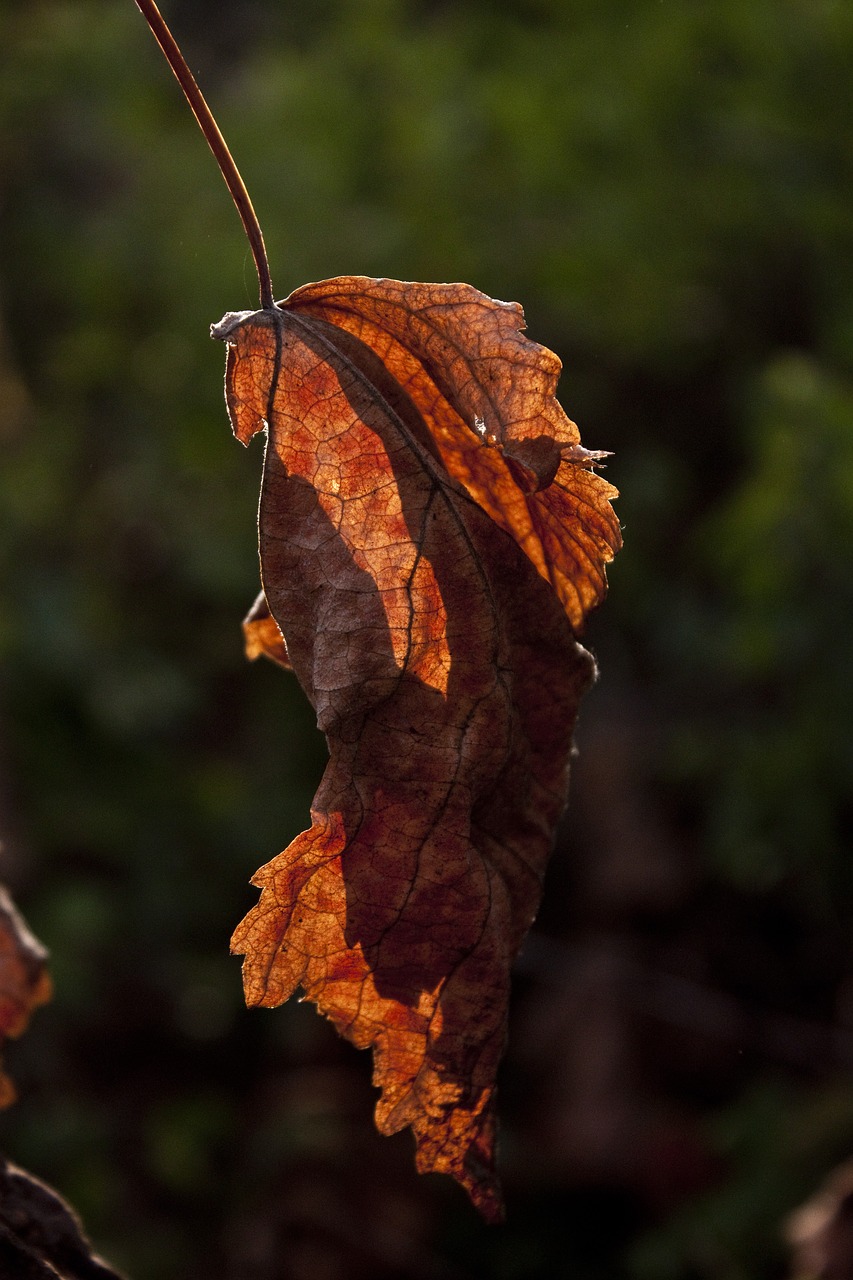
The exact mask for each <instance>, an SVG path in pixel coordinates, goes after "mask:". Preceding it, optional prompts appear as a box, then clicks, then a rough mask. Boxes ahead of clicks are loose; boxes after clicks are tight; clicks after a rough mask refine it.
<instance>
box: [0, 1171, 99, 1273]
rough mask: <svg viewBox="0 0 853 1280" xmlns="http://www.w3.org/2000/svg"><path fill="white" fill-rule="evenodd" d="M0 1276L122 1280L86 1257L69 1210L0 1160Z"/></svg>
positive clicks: (85, 1247)
mask: <svg viewBox="0 0 853 1280" xmlns="http://www.w3.org/2000/svg"><path fill="white" fill-rule="evenodd" d="M0 1275H2V1276H8V1277H10V1280H11V1277H13V1276H14V1277H15V1280H122V1277H121V1276H120V1275H119V1273H118V1272H117V1271H113V1269H112V1268H111V1267H109V1266H108V1265H107V1264H106V1263H105V1262H104V1261H103V1259H101V1258H99V1257H97V1255H96V1254H94V1253H93V1252H92V1246H91V1245H90V1243H89V1241H88V1240H87V1239H86V1237H85V1235H84V1234H83V1228H82V1227H81V1225H80V1221H79V1219H78V1217H77V1215H76V1214H75V1213H74V1211H73V1209H71V1208H70V1207H69V1205H67V1204H66V1203H65V1201H64V1200H63V1199H62V1198H61V1196H59V1195H58V1194H57V1193H56V1192H55V1191H54V1190H53V1189H52V1188H51V1187H49V1186H47V1185H46V1184H45V1183H44V1182H40V1181H39V1179H38V1178H34V1177H33V1175H32V1174H31V1173H27V1172H26V1171H25V1170H24V1169H19V1168H17V1166H15V1165H13V1164H10V1163H9V1162H8V1161H7V1160H5V1159H4V1158H3V1157H2V1156H0Z"/></svg>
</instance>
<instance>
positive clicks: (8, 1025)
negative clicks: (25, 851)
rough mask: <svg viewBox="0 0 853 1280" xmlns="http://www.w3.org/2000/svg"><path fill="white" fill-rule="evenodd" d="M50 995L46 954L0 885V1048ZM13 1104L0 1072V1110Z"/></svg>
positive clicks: (9, 1084) (11, 1090) (10, 1089)
mask: <svg viewBox="0 0 853 1280" xmlns="http://www.w3.org/2000/svg"><path fill="white" fill-rule="evenodd" d="M51 994H52V989H51V982H50V975H49V974H48V972H47V952H46V951H45V949H44V947H43V946H42V945H41V943H40V942H39V941H38V940H37V939H36V938H34V937H33V935H32V934H31V933H30V931H29V929H28V928H27V926H26V924H25V923H24V921H23V919H22V917H21V915H20V913H19V912H18V910H17V909H16V907H15V904H14V903H13V902H12V899H11V898H10V896H9V894H8V892H7V891H6V890H5V889H4V888H3V887H2V885H0V1045H2V1043H3V1041H4V1040H6V1039H17V1037H18V1036H19V1035H21V1033H22V1032H23V1031H24V1030H26V1027H27V1023H28V1022H29V1020H30V1015H31V1014H32V1012H33V1010H34V1009H37V1008H38V1007H39V1005H41V1004H45V1003H46V1002H47V1001H48V1000H49V999H50V997H51ZM14 1100H15V1086H14V1085H13V1084H12V1081H11V1080H10V1079H9V1077H8V1076H7V1075H6V1074H5V1073H4V1072H3V1071H0V1107H8V1106H9V1104H10V1103H11V1102H14Z"/></svg>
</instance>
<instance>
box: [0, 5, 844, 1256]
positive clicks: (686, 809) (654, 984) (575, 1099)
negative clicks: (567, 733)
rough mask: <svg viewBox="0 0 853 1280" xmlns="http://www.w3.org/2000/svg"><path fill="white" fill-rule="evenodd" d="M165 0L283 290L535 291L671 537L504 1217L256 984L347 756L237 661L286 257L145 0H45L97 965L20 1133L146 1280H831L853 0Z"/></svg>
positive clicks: (2, 828) (604, 781) (59, 762)
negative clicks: (813, 1202)
mask: <svg viewBox="0 0 853 1280" xmlns="http://www.w3.org/2000/svg"><path fill="white" fill-rule="evenodd" d="M164 8H165V12H166V16H167V18H168V19H169V20H170V21H171V23H172V25H173V29H174V31H175V34H176V35H177V37H178V39H179V40H180V41H181V43H182V44H183V46H184V50H185V53H186V55H187V58H188V60H189V62H190V65H191V66H192V67H193V69H194V71H195V72H196V74H197V76H198V77H199V79H200V81H201V83H202V86H203V88H204V89H205V91H206V93H207V95H208V97H209V100H210V102H211V104H212V106H213V107H214V110H215V111H216V113H217V115H218V117H219V121H220V124H221V127H222V128H223V131H224V132H225V134H226V136H227V137H228V139H229V142H230V145H231V147H232V150H233V151H234V153H235V155H236V157H237V159H238V163H239V164H240V166H241V168H242V170H243V173H244V177H245V178H246V181H247V184H248V186H249V188H250V190H251V192H252V195H253V199H254V202H255V206H256V208H257V210H258V213H259V216H260V218H261V221H262V223H263V225H264V230H265V235H266V239H267V245H268V249H269V253H270V259H271V263H272V271H273V278H274V282H275V287H276V291H277V295H278V296H283V295H284V294H286V293H287V292H288V291H289V290H290V289H291V288H293V287H295V286H296V285H298V284H301V283H303V282H304V281H307V280H312V279H319V278H323V277H326V276H331V275H335V274H339V273H364V274H368V275H388V276H396V277H401V278H405V279H425V280H467V281H469V282H471V283H472V284H475V285H476V286H478V287H479V288H481V289H483V290H484V291H486V292H487V293H490V294H492V295H493V296H496V297H499V298H505V299H514V300H515V299H517V300H519V301H521V302H522V303H523V304H524V306H525V309H526V313H527V318H528V324H529V330H530V333H531V336H533V337H534V338H536V339H537V340H538V341H541V342H544V343H546V344H547V345H548V346H550V347H552V348H553V349H554V350H556V351H557V352H558V353H559V355H560V356H561V358H562V360H563V363H564V367H565V368H564V375H563V380H562V383H561V397H562V401H563V403H564V405H565V407H566V409H567V410H568V412H569V414H570V416H572V417H573V418H575V419H576V420H577V421H578V422H579V424H580V426H581V430H582V432H583V439H584V443H585V444H586V445H587V446H588V447H590V448H593V449H613V450H614V451H615V457H614V458H613V459H612V461H611V463H610V466H609V468H608V471H607V473H606V474H607V477H608V479H610V480H612V481H613V482H614V483H615V484H617V485H618V486H619V488H620V489H621V491H622V494H623V496H622V498H621V499H620V502H619V507H618V510H619V513H620V516H621V519H622V521H623V525H624V535H625V549H624V551H623V552H622V553H621V555H620V556H619V558H618V560H617V562H616V564H615V566H614V568H613V570H612V572H611V575H610V579H611V588H612V589H611V596H610V599H609V600H608V602H607V604H606V605H605V607H604V609H603V610H602V612H601V613H600V614H599V615H598V616H597V617H596V618H595V619H594V621H593V624H592V626H591V627H590V630H589V636H588V639H589V643H590V644H591V646H592V647H593V649H594V650H595V652H596V654H597V656H598V659H599V663H600V667H601V673H602V674H601V680H600V683H599V685H598V687H597V688H596V689H595V690H594V691H593V692H592V693H591V694H590V695H589V696H588V698H587V700H586V703H585V705H584V707H583V709H582V713H581V722H580V729H579V734H578V744H579V748H580V756H579V758H578V761H577V766H576V770H575V775H574V784H573V791H572V799H571V803H570V807H569V811H568V814H567V816H566V820H565V822H564V824H563V828H562V831H561V835H560V839H559V843H558V848H557V850H556V853H555V856H554V861H553V864H552V868H551V872H550V874H549V879H548V883H547V886H546V895H545V901H544V904H543V908H542V911H541V913H540V917H539V920H538V922H537V925H536V927H535V930H534V932H533V934H532V935H531V938H530V940H529V943H528V945H527V947H526V948H525V951H524V953H523V955H522V958H521V960H520V962H519V965H518V971H517V977H516V985H515V996H514V1003H513V1015H512V1026H511V1041H510V1048H509V1052H508V1055H507V1058H506V1062H505V1066H504V1069H503V1074H502V1113H503V1130H502V1146H501V1151H502V1166H503V1170H504V1173H505V1181H506V1189H507V1197H508V1207H509V1218H508V1223H507V1225H506V1226H505V1227H501V1228H487V1227H485V1226H483V1225H482V1224H481V1223H480V1222H479V1221H478V1219H477V1218H476V1216H475V1215H474V1213H473V1211H472V1210H471V1209H470V1208H469V1206H468V1204H467V1202H466V1200H465V1197H464V1196H463V1194H462V1193H461V1192H459V1191H458V1190H457V1189H456V1188H454V1187H453V1186H452V1185H450V1184H449V1183H445V1182H444V1181H443V1180H441V1179H438V1178H419V1177H418V1176H417V1175H416V1174H415V1172H414V1168H413V1161H412V1142H411V1139H410V1136H409V1135H408V1134H403V1135H398V1136H397V1137H396V1138H393V1139H383V1138H380V1137H379V1136H378V1135H377V1134H376V1133H375V1132H374V1131H373V1129H372V1124H371V1111H372V1106H373V1101H374V1094H373V1090H372V1088H371V1085H370V1072H369V1061H368V1059H367V1056H366V1055H364V1054H359V1053H357V1052H356V1051H355V1050H354V1049H352V1048H351V1047H350V1046H348V1045H346V1044H344V1043H342V1042H340V1041H338V1040H337V1038H336V1036H335V1034H334V1032H333V1031H332V1030H331V1028H330V1027H329V1026H328V1025H326V1024H325V1023H324V1022H323V1021H322V1020H321V1019H320V1018H318V1017H317V1015H316V1013H315V1012H314V1011H313V1008H311V1007H308V1006H300V1005H299V1004H297V1003H292V1004H291V1005H288V1006H286V1007H285V1008H283V1009H280V1010H277V1011H274V1012H266V1011H263V1012H260V1011H259V1012H253V1013H248V1012H247V1011H246V1010H245V1009H244V1008H243V1003H242V993H241V988H240V976H239V963H238V961H236V960H234V959H231V958H229V956H228V951H227V943H228V938H229V935H230V933H231V930H232V928H233V927H234V925H235V924H236V923H237V922H238V921H239V920H240V918H241V917H242V915H243V914H244V912H245V911H246V909H247V908H248V907H249V906H250V905H251V904H252V903H253V902H254V901H255V898H256V891H254V890H252V889H250V888H249V887H248V883H247V882H248V879H249V876H250V875H251V874H252V872H253V871H254V870H255V869H256V867H257V866H258V865H260V863H261V862H263V861H266V860H267V859H268V858H269V857H271V856H272V855H274V854H275V853H277V852H278V851H279V849H281V848H283V847H284V846H285V844H286V843H287V842H288V841H289V840H290V839H291V838H292V837H293V836H294V835H295V834H296V833H297V832H298V831H300V830H301V829H302V828H303V827H304V826H305V825H306V823H307V813H308V807H309V804H310V801H311V797H312V794H313V790H314V787H315V785H316V783H317V781H318V780H319V777H320V774H321V771H322V768H323V761H324V758H325V757H324V747H323V743H322V740H321V739H320V737H319V735H318V734H317V733H316V731H315V729H314V727H313V720H312V714H311V711H310V708H309V707H308V705H307V702H306V700H305V699H304V697H303V696H302V694H301V693H300V691H299V689H298V688H297V686H296V684H295V683H294V682H293V680H292V679H291V678H289V677H287V676H286V675H285V674H283V673H281V672H279V671H277V670H275V669H273V668H272V667H271V666H265V665H263V664H255V665H254V666H250V665H248V664H247V663H246V662H245V660H244V658H243V655H242V648H241V636H240V626H239V624H240V619H241V617H242V616H243V613H244V612H245V611H246V609H247V608H248V606H249V604H250V602H251V601H252V599H253V597H254V595H255V592H256V588H257V555H256V537H255V528H254V522H255V512H256V505H257V489H258V482H259V471H260V462H261V453H260V446H257V445H256V446H255V447H253V448H251V449H249V450H248V451H244V450H243V449H242V448H241V447H240V446H239V445H237V444H236V443H235V442H234V440H233V439H232V438H231V435H230V432H229V429H228V424H227V419H226V415H225V409H224V405H223V402H222V364H223V351H222V348H221V345H219V344H216V343H213V342H211V341H210V340H209V338H208V336H207V335H208V328H209V325H210V324H211V322H213V321H216V320H218V319H219V318H220V316H221V315H222V313H223V312H225V311H227V310H239V309H243V308H246V307H252V306H254V305H255V304H256V300H257V287H256V283H255V279H254V271H253V267H252V263H251V259H250V257H249V253H248V249H247V247H246V244H245V241H244V239H243V237H242V232H241V229H240V225H239V221H238V219H237V215H236V213H235V212H234V209H233V207H232V206H231V203H230V200H229V198H228V195H227V193H226V191H225V188H224V186H223V184H222V181H221V179H220V177H219V175H218V173H217V172H216V169H215V167H214V164H213V161H212V159H211V157H210V155H209V153H208V151H207V147H206V146H205V144H204V141H203V140H202V138H201V135H200V134H199V133H198V130H197V128H196V126H195V124H194V122H193V120H192V119H191V117H190V115H189V112H188V110H187V108H186V107H185V105H184V103H183V101H182V99H181V97H180V94H179V91H178V88H177V85H176V84H175V82H174V81H173V79H172V77H171V74H170V73H169V71H168V69H167V67H166V65H165V63H164V62H163V61H162V59H161V57H160V54H159V52H158V51H157V49H156V46H155V45H154V42H153V40H152V38H151V36H150V35H149V33H148V31H147V28H146V26H145V24H144V22H143V21H142V18H141V17H140V15H139V13H138V12H137V10H136V8H135V6H134V5H133V4H132V3H131V0H28V2H27V3H26V4H13V3H11V0H0V450H2V464H0V572H2V594H0V835H1V836H2V840H3V844H4V850H3V853H2V866H0V878H2V879H4V880H6V881H7V882H8V883H9V884H10V886H11V888H12V890H13V892H14V893H15V895H16V898H17V900H18V903H19V905H20V906H21V908H22V909H23V911H24V912H25V914H26V915H27V917H28V920H29V922H30V924H31V926H32V928H33V929H34V931H35V932H36V933H37V934H38V935H39V936H40V938H41V939H42V941H43V942H44V943H45V944H46V945H47V946H48V947H49V948H50V951H51V953H52V972H53V976H54V982H55V986H56V996H55V999H54V1001H53V1003H52V1004H51V1005H49V1006H48V1007H46V1008H45V1009H43V1010H41V1011H39V1013H38V1014H37V1015H36V1017H35V1019H34V1022H33V1025H32V1027H31V1029H30V1031H29V1032H28V1034H27V1035H26V1037H25V1038H24V1039H23V1040H22V1041H21V1042H20V1044H19V1045H16V1046H14V1047H13V1048H12V1049H10V1050H8V1051H7V1054H6V1057H7V1060H8V1064H9V1068H10V1070H11V1072H12V1074H13V1076H14V1077H15V1079H16V1082H17V1085H18V1089H19V1093H20V1099H19V1101H18V1102H17V1103H16V1104H15V1106H14V1107H13V1108H12V1109H11V1110H10V1111H8V1112H7V1113H5V1114H4V1115H3V1116H2V1117H0V1148H2V1150H3V1151H4V1152H5V1154H6V1155H7V1156H9V1157H10V1158H11V1159H13V1160H16V1161H17V1162H19V1163H21V1164H23V1165H25V1166H26V1167H28V1168H29V1169H31V1170H32V1171H33V1172H34V1173H36V1174H38V1175H39V1176H41V1177H43V1178H45V1179H47V1180H48V1181H50V1182H51V1183H53V1184H54V1185H55V1186H56V1187H57V1188H58V1189H59V1190H60V1191H61V1192H62V1193H63V1194H64V1195H66V1196H67V1197H68V1198H69V1199H70V1200H71V1202H72V1203H73V1204H74V1205H75V1206H76V1207H77V1209H78V1210H79V1211H80V1213H81V1214H82V1215H83V1218H84V1219H85V1222H86V1225H87V1228H88V1230H89V1231H90V1233H91V1235H92V1236H93V1238H94V1240H95V1242H96V1244H97V1245H98V1247H99V1248H100V1249H101V1250H102V1251H103V1253H104V1254H105V1255H106V1256H107V1257H108V1258H109V1259H110V1260H111V1261H112V1262H113V1263H114V1264H115V1265H118V1266H121V1267H124V1268H126V1269H127V1271H128V1273H129V1274H130V1275H131V1276H132V1277H133V1280H174V1278H176V1277H180V1278H181V1280H202V1278H205V1280H206V1278H208V1277H216V1278H219V1277H221V1278H222V1280H362V1278H364V1280H374V1278H375V1277H379V1278H380V1280H392V1278H399V1280H479V1278H480V1277H485V1278H487V1280H551V1278H552V1277H565V1278H566V1280H776V1278H780V1277H784V1276H787V1275H788V1274H790V1273H791V1266H792V1264H791V1263H790V1249H789V1246H788V1245H787V1244H786V1242H785V1230H786V1222H787V1220H788V1218H789V1215H790V1214H791V1213H792V1211H794V1210H795V1209H796V1208H797V1206H799V1205H800V1204H802V1203H803V1201H804V1200H806V1199H807V1198H808V1197H809V1196H811V1195H812V1194H813V1192H814V1191H815V1189H816V1188H817V1187H818V1186H819V1185H820V1184H821V1183H822V1181H823V1180H824V1179H825V1178H826V1177H827V1176H828V1174H829V1173H830V1171H831V1170H832V1169H833V1168H835V1167H836V1166H837V1165H838V1164H839V1163H840V1162H841V1161H842V1160H844V1159H845V1158H847V1157H849V1156H851V1155H853V1089H851V1075H852V1074H853V1072H851V1068H853V964H851V959H853V957H851V929H850V926H851V915H853V911H852V910H851V884H853V874H852V873H851V863H850V858H849V845H848V844H847V843H846V836H845V824H848V823H849V821H850V819H851V816H853V786H851V773H853V769H852V768H851V767H852V766H853V747H851V734H850V725H851V719H853V645H851V625H853V572H851V557H853V356H851V351H852V350H853V282H851V262H853V217H851V196H853V181H851V179H853V100H852V99H851V93H850V83H851V68H853V6H851V5H850V4H849V2H848V0H750V3H744V0H715V2H714V3H705V2H702V0H695V2H688V0H660V2H657V0H596V3H590V2H589V0H477V3H473V2H468V0H461V2H456V3H450V2H449V0H447V2H445V3H441V2H439V0H433V2H429V0H408V2H405V0H363V2H361V3H357V4H356V3H347V2H346V0H308V2H306V3H302V4H297V3H295V2H292V0H229V3H225V2H224V0H204V2H203V3H202V0H173V2H172V3H167V0H164ZM810 1274H811V1273H810ZM814 1274H817V1272H814Z"/></svg>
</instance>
